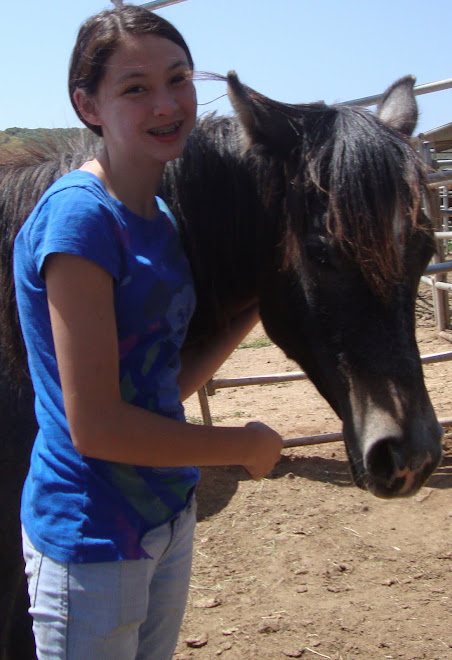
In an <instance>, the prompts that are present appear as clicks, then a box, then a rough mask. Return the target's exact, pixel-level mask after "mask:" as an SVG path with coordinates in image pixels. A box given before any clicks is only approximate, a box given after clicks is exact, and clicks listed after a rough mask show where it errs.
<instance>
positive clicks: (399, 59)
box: [0, 0, 452, 132]
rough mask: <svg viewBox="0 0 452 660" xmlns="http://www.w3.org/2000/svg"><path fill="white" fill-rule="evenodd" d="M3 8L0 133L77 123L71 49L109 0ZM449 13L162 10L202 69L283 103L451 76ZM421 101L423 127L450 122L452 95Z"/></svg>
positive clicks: (271, 4) (204, 97) (218, 91)
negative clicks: (410, 78)
mask: <svg viewBox="0 0 452 660" xmlns="http://www.w3.org/2000/svg"><path fill="white" fill-rule="evenodd" d="M135 4H142V3H141V1H138V2H136V3H135ZM2 5H3V6H2V7H1V10H0V11H1V20H0V63H1V64H0V72H1V74H0V75H1V83H2V90H3V93H2V100H1V103H0V130H4V129H5V128H10V127H13V126H19V127H26V128H37V127H50V128H55V127H68V126H78V125H79V123H78V121H77V119H76V117H75V114H74V112H73V110H72V107H71V105H70V103H69V100H68V98H67V92H66V76H67V67H68V61H69V56H70V52H71V49H72V46H73V43H74V40H75V36H76V33H77V31H78V28H79V26H80V24H81V23H82V22H83V21H84V20H85V18H87V17H88V16H90V15H91V14H93V13H96V12H98V11H100V10H101V9H104V8H106V7H111V6H112V5H111V3H109V2H108V0H99V1H97V0H41V2H39V1H38V0H15V1H14V2H4V3H2ZM433 9H434V19H433V17H432V10H433ZM450 10H451V4H450V0H436V2H435V3H434V4H433V5H431V4H430V3H426V2H425V1H421V0H378V1H377V2H362V0H341V1H339V0H335V1H334V2H333V0H322V1H321V2H320V1H317V2H316V1H312V0H311V1H307V0H277V1H276V0H186V1H185V2H181V3H179V4H176V5H173V6H170V7H166V8H163V9H160V10H158V13H160V14H161V15H162V16H164V17H165V18H167V19H168V20H170V21H172V22H173V23H174V24H175V25H176V26H177V27H178V28H179V30H180V31H181V32H182V33H183V35H184V37H185V38H186V40H187V42H188V44H189V46H190V48H191V50H192V53H193V57H194V60H195V64H196V67H197V68H198V69H199V70H202V71H213V72H216V73H221V74H225V73H226V72H227V71H228V70H230V69H235V70H236V71H237V73H238V74H239V76H240V78H241V79H242V80H243V82H245V83H246V84H248V85H250V86H251V87H254V88H255V89H257V90H258V91H260V92H262V93H264V94H266V95H267V96H270V97H272V98H274V99H277V100H279V101H287V102H290V103H308V102H311V101H318V100H324V101H326V102H327V103H334V102H336V101H347V100H350V99H354V98H361V97H364V96H370V95H373V94H378V93H381V92H382V91H383V90H384V89H385V88H386V87H387V86H388V85H389V84H391V83H392V82H393V81H394V80H395V79H397V78H399V77H401V76H403V75H405V74H408V73H411V74H413V75H415V76H416V78H417V84H419V85H421V84H425V83H429V82H434V81H438V80H444V79H446V78H451V77H452V60H451V59H450V53H449V52H448V51H447V48H446V41H447V37H445V36H444V34H445V33H444V30H445V29H446V28H445V26H446V24H447V22H446V18H447V16H450ZM197 86H198V97H199V101H200V103H208V102H209V101H211V100H212V99H214V98H216V97H218V96H221V95H223V94H224V93H225V85H224V84H223V83H218V82H199V83H198V85H197ZM418 102H419V105H420V110H421V118H420V122H419V124H418V129H417V132H419V131H425V130H429V129H431V128H435V127H437V126H440V125H442V124H446V123H449V122H451V121H452V90H446V91H442V92H436V93H433V94H428V95H424V96H420V97H418ZM208 110H218V111H219V112H230V106H229V103H228V102H227V101H226V100H225V99H221V100H219V101H216V102H213V103H208V104H207V105H200V113H202V112H205V111H208Z"/></svg>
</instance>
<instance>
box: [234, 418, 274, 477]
mask: <svg viewBox="0 0 452 660" xmlns="http://www.w3.org/2000/svg"><path fill="white" fill-rule="evenodd" d="M245 428H247V429H252V430H253V431H254V432H257V433H256V440H255V446H256V452H255V460H253V462H252V463H249V464H247V465H244V466H243V467H244V468H245V470H246V471H247V472H248V473H249V475H250V476H251V477H252V478H253V479H256V480H258V479H262V478H263V477H265V476H267V474H268V473H269V472H271V470H272V469H273V468H274V466H275V465H276V463H277V462H278V461H279V459H280V456H281V449H282V447H283V441H282V438H281V436H280V435H279V433H277V432H276V431H274V430H273V429H271V428H270V427H269V426H267V425H266V424H263V423H262V422H249V423H248V424H247V425H246V427H245Z"/></svg>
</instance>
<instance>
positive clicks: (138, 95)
mask: <svg viewBox="0 0 452 660" xmlns="http://www.w3.org/2000/svg"><path fill="white" fill-rule="evenodd" d="M91 101H92V106H93V113H94V114H93V117H90V118H89V121H90V122H91V123H92V124H96V125H99V126H101V127H102V132H103V137H104V140H105V145H106V147H107V149H109V150H110V151H111V150H112V149H114V150H116V151H117V152H118V153H120V154H121V155H122V156H127V158H128V159H132V161H133V160H134V159H135V160H139V162H140V163H141V162H142V160H143V159H145V160H148V159H149V160H151V161H156V162H158V163H160V164H162V165H163V164H165V163H166V162H168V161H170V160H173V159H174V158H177V157H178V156H180V155H181V153H182V150H183V148H184V146H185V142H186V140H187V137H188V135H189V133H190V131H191V130H192V128H193V126H194V123H195V119H196V92H195V87H194V85H193V80H192V71H191V69H190V66H189V63H188V60H187V56H186V54H185V51H184V50H183V49H182V48H181V47H180V46H178V45H177V44H175V43H174V42H172V41H169V40H168V39H164V38H163V37H157V36H151V35H143V36H139V37H135V36H128V37H127V38H126V39H124V40H123V41H122V42H121V44H120V46H119V47H118V48H117V49H116V51H115V52H114V53H113V55H112V56H111V57H110V58H109V59H108V60H107V63H106V67H105V75H104V77H103V79H102V81H101V83H100V84H99V88H98V91H97V93H96V95H95V96H94V97H91ZM93 118H94V121H93ZM118 150H119V151H118Z"/></svg>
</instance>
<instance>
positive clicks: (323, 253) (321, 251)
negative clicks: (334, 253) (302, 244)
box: [306, 240, 331, 266]
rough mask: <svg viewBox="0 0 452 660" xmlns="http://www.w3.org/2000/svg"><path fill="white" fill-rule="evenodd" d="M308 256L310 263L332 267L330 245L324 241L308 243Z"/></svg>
mask: <svg viewBox="0 0 452 660" xmlns="http://www.w3.org/2000/svg"><path fill="white" fill-rule="evenodd" d="M306 254H307V257H308V259H309V260H310V261H313V262H314V263H316V264H320V265H322V266H330V265H331V260H330V255H329V250H328V244H327V243H324V242H322V241H319V240H317V241H308V242H307V243H306Z"/></svg>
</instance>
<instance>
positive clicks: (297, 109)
mask: <svg viewBox="0 0 452 660" xmlns="http://www.w3.org/2000/svg"><path fill="white" fill-rule="evenodd" d="M413 83H414V80H413V78H412V77H406V78H404V79H402V80H400V81H398V82H397V83H395V84H394V85H393V86H392V87H391V88H390V89H389V90H388V91H387V92H386V94H385V95H384V97H383V100H382V102H381V103H380V106H379V108H378V110H377V115H373V114H371V113H369V112H367V111H365V110H363V109H360V108H352V107H346V106H329V107H328V106H325V105H323V104H312V105H286V104H282V103H277V102H275V101H271V100H270V99H267V98H265V97H263V96H262V95H260V94H258V93H256V92H254V91H253V90H250V89H249V88H246V87H244V86H243V85H242V84H241V83H240V82H239V81H238V79H237V77H236V76H235V74H230V75H229V94H230V97H231V100H232V103H233V105H234V108H235V110H236V113H237V115H238V117H239V120H240V121H241V124H242V128H243V132H244V135H245V136H246V142H247V148H248V153H249V158H251V159H254V160H255V161H256V162H257V161H260V160H262V159H263V160H264V161H265V160H266V161H267V162H268V163H269V168H268V169H269V178H268V186H267V187H268V188H271V186H272V185H273V184H272V173H271V163H275V162H276V161H277V162H279V170H278V172H279V175H278V177H275V181H277V183H276V184H275V190H274V191H273V193H274V194H273V195H272V192H271V191H270V192H269V194H268V198H269V200H270V201H269V204H270V205H271V204H272V201H271V199H272V198H273V199H274V200H275V199H277V198H278V196H279V213H280V216H284V217H280V218H279V221H280V225H279V228H278V231H279V245H280V250H279V252H278V255H277V256H276V260H277V263H276V264H272V267H271V268H267V267H265V272H264V273H263V274H262V288H261V296H260V299H261V315H262V319H263V322H264V325H265V327H266V330H267V332H268V333H269V335H270V336H271V337H272V338H273V339H274V341H275V342H276V343H277V344H278V345H279V346H281V347H282V348H283V349H284V350H285V352H286V353H287V355H288V356H289V357H290V358H292V359H294V360H296V361H297V362H298V363H299V364H300V365H301V366H302V367H303V369H305V371H306V372H307V374H308V375H309V377H310V378H311V380H312V381H313V382H314V384H315V385H316V387H317V388H318V390H319V391H320V393H321V394H322V395H323V396H324V397H325V398H326V399H327V400H328V401H329V403H330V404H331V406H332V407H333V408H334V410H335V411H336V413H337V414H338V415H339V417H340V418H341V419H342V421H343V435H344V440H345V443H346V447H347V452H348V456H349V459H350V464H351V470H352V473H353V476H354V479H355V481H356V483H357V484H358V485H359V486H361V487H365V488H367V489H369V490H370V491H371V492H373V493H374V494H375V495H378V496H381V497H393V496H401V495H408V494H411V493H413V492H415V491H416V490H417V489H418V488H419V487H420V486H421V485H422V483H423V482H424V481H425V479H426V478H427V477H428V476H429V475H430V474H431V472H432V471H433V469H434V468H435V467H436V466H437V464H438V462H439V460H440V456H441V437H442V430H441V428H440V427H439V425H438V422H437V420H436V416H435V414H434V411H433V408H432V405H431V403H430V400H429V397H428V394H427V392H426V389H425V385H424V381H423V375H422V367H421V363H420V358H419V353H418V349H417V345H416V341H415V320H414V318H415V315H414V306H415V298H416V293H417V287H418V283H419V279H420V276H421V275H422V273H423V272H424V269H425V267H426V265H427V263H428V261H429V259H430V258H431V256H432V253H433V249H434V243H433V239H432V232H431V226H430V223H429V221H428V219H427V217H426V216H425V214H424V213H423V211H422V209H421V193H422V187H423V185H424V178H423V171H422V167H421V165H420V163H419V161H418V159H417V157H416V155H415V153H414V151H413V150H412V148H411V146H410V144H409V135H411V132H412V131H413V130H414V126H415V124H416V119H417V107H416V102H415V98H414V95H413ZM260 168H261V169H262V164H261V165H260ZM281 172H284V182H283V184H282V186H283V187H284V190H283V191H281V180H282V179H281ZM276 188H278V190H276ZM262 231H265V228H264V227H263V228H262ZM264 263H265V266H267V265H268V262H266V261H264ZM275 265H276V267H274V266H275Z"/></svg>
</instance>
